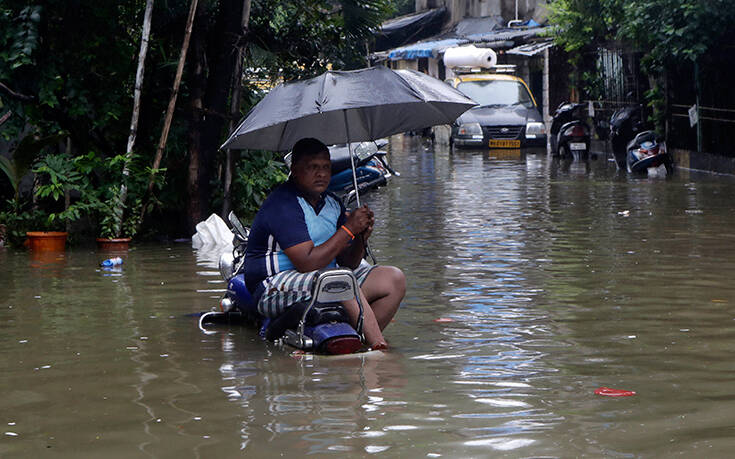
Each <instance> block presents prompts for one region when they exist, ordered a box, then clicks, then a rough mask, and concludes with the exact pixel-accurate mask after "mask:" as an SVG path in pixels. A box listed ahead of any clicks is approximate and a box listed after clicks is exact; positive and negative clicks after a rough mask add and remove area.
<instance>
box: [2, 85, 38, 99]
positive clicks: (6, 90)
mask: <svg viewBox="0 0 735 459" xmlns="http://www.w3.org/2000/svg"><path fill="white" fill-rule="evenodd" d="M0 89H2V90H3V91H5V92H7V93H8V94H10V97H12V98H14V99H18V100H22V101H29V100H33V99H34V97H33V96H26V95H25V94H20V93H17V92H15V91H13V90H12V89H10V88H9V87H7V86H5V85H4V84H3V83H2V82H0Z"/></svg>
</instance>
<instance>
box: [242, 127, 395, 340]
mask: <svg viewBox="0 0 735 459" xmlns="http://www.w3.org/2000/svg"><path fill="white" fill-rule="evenodd" d="M331 164H332V163H331V161H330V158H329V149H328V148H327V146H326V145H324V143H322V142H321V141H319V140H317V139H312V138H304V139H301V140H299V141H298V142H296V144H295V145H294V147H293V152H292V154H291V176H290V178H289V180H288V181H287V182H286V183H284V184H283V185H281V186H279V187H278V188H276V189H275V190H274V191H273V192H272V193H271V194H270V195H269V196H268V198H266V200H265V201H264V202H263V205H262V206H261V207H260V210H258V213H257V214H256V216H255V219H254V221H253V225H252V227H251V229H250V237H249V240H248V245H247V250H246V253H245V258H246V261H245V282H246V283H247V287H248V290H249V291H251V292H254V295H253V299H254V300H255V301H256V302H257V304H258V311H259V312H260V313H261V314H262V315H264V316H266V317H277V316H278V315H280V314H281V313H283V311H285V310H286V308H288V307H289V306H291V305H292V304H295V303H297V302H300V301H308V300H309V299H310V298H311V292H310V288H311V285H312V281H313V279H314V276H315V275H316V271H317V270H319V269H322V268H327V267H335V266H337V264H339V265H340V266H343V267H348V268H351V269H352V270H353V271H354V273H355V277H356V278H357V280H358V282H359V283H360V293H361V295H362V297H361V301H362V304H363V305H369V307H366V308H365V311H364V325H363V331H364V333H365V339H366V340H367V344H368V345H369V346H370V347H371V348H373V349H386V348H387V347H388V345H387V343H386V342H385V339H384V338H383V334H382V330H383V329H385V327H386V326H387V325H388V323H389V322H390V321H391V319H392V318H393V316H394V315H395V313H396V311H397V310H398V307H399V305H400V302H401V300H402V299H403V296H404V295H405V293H406V278H405V276H404V275H403V272H402V271H401V270H400V269H398V268H396V267H393V266H377V265H376V266H371V265H369V264H368V263H367V262H365V261H363V257H364V255H365V244H366V242H367V239H368V238H369V237H370V235H371V233H372V231H373V224H374V222H375V218H374V216H373V212H372V211H371V210H370V209H369V208H368V206H367V205H365V206H363V207H360V208H358V209H355V210H354V211H353V212H351V213H347V212H346V210H345V208H344V206H343V205H342V203H341V202H340V200H339V199H338V198H337V197H336V196H334V195H332V194H331V193H328V192H327V191H326V190H327V187H328V186H329V180H330V178H331V175H332V171H331ZM343 306H344V307H345V310H346V311H347V314H348V315H349V317H350V320H351V321H352V323H353V325H355V324H356V322H357V319H358V315H359V309H358V305H357V301H356V300H354V299H353V300H350V301H345V302H344V303H343Z"/></svg>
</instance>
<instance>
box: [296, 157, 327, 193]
mask: <svg viewBox="0 0 735 459" xmlns="http://www.w3.org/2000/svg"><path fill="white" fill-rule="evenodd" d="M291 176H292V177H293V179H294V181H295V182H296V185H298V187H299V188H301V190H302V191H304V192H306V193H308V194H312V195H319V194H322V193H324V192H325V191H327V187H328V186H329V180H330V179H331V178H332V161H330V159H329V153H328V152H326V151H324V152H321V153H317V154H315V155H309V156H306V157H305V158H302V159H301V160H300V161H299V162H298V163H296V164H294V165H293V166H292V167H291Z"/></svg>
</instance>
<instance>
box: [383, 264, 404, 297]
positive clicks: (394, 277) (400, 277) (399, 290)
mask: <svg viewBox="0 0 735 459" xmlns="http://www.w3.org/2000/svg"><path fill="white" fill-rule="evenodd" d="M385 268H386V269H385V277H386V281H387V282H388V284H389V285H390V287H391V288H390V290H391V293H396V294H398V295H400V296H401V298H403V296H404V295H405V294H406V276H405V274H403V271H401V270H400V269H399V268H396V267H395V266H385Z"/></svg>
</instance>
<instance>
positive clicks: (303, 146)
mask: <svg viewBox="0 0 735 459" xmlns="http://www.w3.org/2000/svg"><path fill="white" fill-rule="evenodd" d="M323 152H326V153H327V154H329V148H327V146H326V145H324V143H323V142H322V141H321V140H319V139H314V138H312V137H305V138H303V139H301V140H299V141H298V142H296V144H294V146H293V150H292V152H291V164H296V163H298V162H299V161H301V160H302V159H304V158H306V157H308V156H313V155H316V154H317V153H323Z"/></svg>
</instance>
